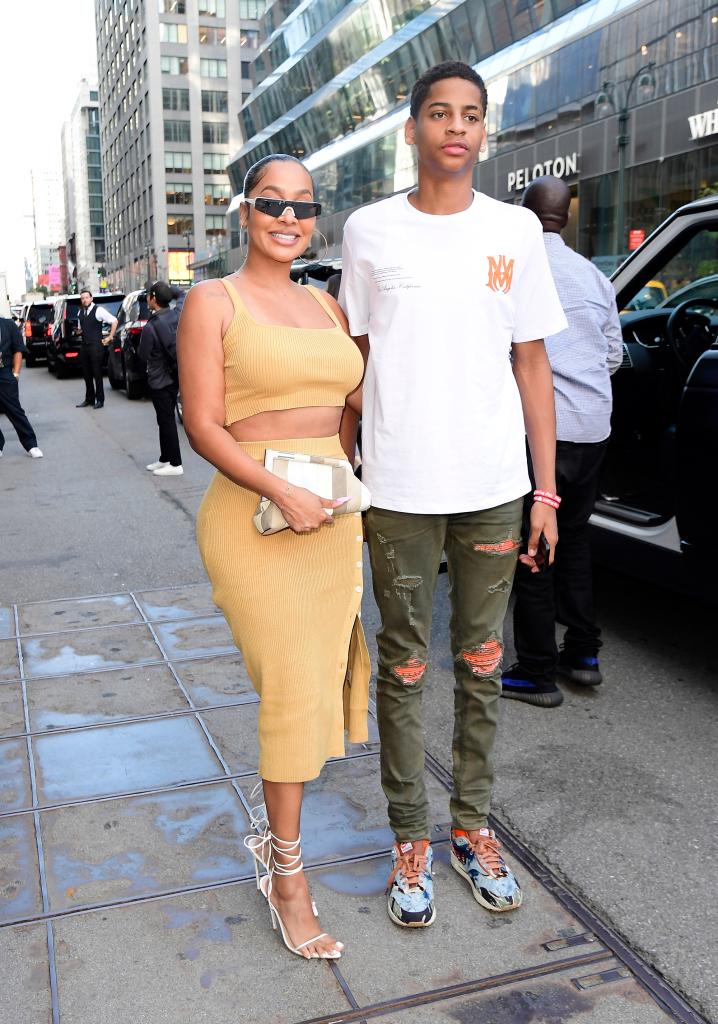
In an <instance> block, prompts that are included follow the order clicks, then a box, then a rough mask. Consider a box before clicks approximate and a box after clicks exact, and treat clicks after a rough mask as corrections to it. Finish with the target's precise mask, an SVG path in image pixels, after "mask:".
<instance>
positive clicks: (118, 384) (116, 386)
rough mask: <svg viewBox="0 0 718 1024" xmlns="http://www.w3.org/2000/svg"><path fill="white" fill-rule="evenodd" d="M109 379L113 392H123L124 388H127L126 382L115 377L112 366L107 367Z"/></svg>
mask: <svg viewBox="0 0 718 1024" xmlns="http://www.w3.org/2000/svg"><path fill="white" fill-rule="evenodd" d="M107 379H108V381H109V383H110V387H111V388H112V390H113V391H121V390H122V388H123V387H124V386H125V385H124V382H123V381H122V380H121V379H120V378H119V377H115V375H114V373H113V372H112V367H110V366H108V367H107Z"/></svg>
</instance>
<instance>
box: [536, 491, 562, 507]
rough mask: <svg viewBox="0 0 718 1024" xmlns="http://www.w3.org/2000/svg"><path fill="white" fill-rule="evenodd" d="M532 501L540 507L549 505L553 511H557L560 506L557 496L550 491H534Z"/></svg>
mask: <svg viewBox="0 0 718 1024" xmlns="http://www.w3.org/2000/svg"><path fill="white" fill-rule="evenodd" d="M534 501H539V502H541V504H542V505H550V506H551V508H553V509H558V507H559V505H560V504H561V499H560V497H559V496H558V494H554V493H553V492H552V491H540V490H536V491H534Z"/></svg>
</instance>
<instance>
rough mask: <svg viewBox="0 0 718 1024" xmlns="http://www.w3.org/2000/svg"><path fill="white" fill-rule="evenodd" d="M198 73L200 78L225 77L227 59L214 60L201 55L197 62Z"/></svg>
mask: <svg viewBox="0 0 718 1024" xmlns="http://www.w3.org/2000/svg"><path fill="white" fill-rule="evenodd" d="M199 73H200V75H201V76H202V78H226V77H227V61H226V60H215V59H214V58H213V57H202V58H201V59H200V62H199Z"/></svg>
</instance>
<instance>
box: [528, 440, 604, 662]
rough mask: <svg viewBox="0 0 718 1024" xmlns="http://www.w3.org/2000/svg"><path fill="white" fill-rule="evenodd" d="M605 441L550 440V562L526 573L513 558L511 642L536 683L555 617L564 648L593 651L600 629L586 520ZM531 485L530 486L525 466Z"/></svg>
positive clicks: (552, 653)
mask: <svg viewBox="0 0 718 1024" xmlns="http://www.w3.org/2000/svg"><path fill="white" fill-rule="evenodd" d="M607 445H608V441H599V442H598V443H596V444H574V443H573V442H571V441H558V442H557V444H556V486H557V489H558V493H559V494H560V495H561V507H560V508H559V510H558V546H557V547H556V558H555V560H554V564H553V565H552V566H551V567H550V568H549V569H547V570H546V571H545V572H541V573H532V572H531V570H530V569H528V568H527V567H526V566H525V565H523V564H521V563H519V565H518V568H517V570H516V577H515V582H514V592H515V596H516V604H515V606H514V642H515V645H516V653H517V655H518V661H519V665H520V666H521V668H522V669H523V670H524V671H525V672H527V673H528V674H529V675H531V676H532V677H534V678H536V679H537V680H538V681H539V682H553V681H554V679H555V675H556V664H557V661H558V650H557V648H556V622H560V623H561V624H562V625H564V626H566V627H567V630H566V635H565V637H564V647H565V648H566V649H567V650H569V651H571V652H573V653H575V654H580V655H595V654H596V652H597V651H598V649H599V648H600V646H601V639H600V637H601V631H600V629H599V628H598V626H597V625H596V622H595V618H594V608H593V578H592V573H591V551H590V548H589V542H588V529H589V528H588V520H589V517H590V515H591V513H592V512H593V505H594V502H595V500H596V493H597V491H598V480H599V474H600V471H601V464H602V462H603V458H604V455H605V454H606V447H607ZM529 470H530V472H531V486H532V488H533V487H535V486H536V485H535V482H534V475H533V469H532V467H531V465H530V460H529ZM532 505H533V499H532V497H531V496H530V495H527V497H526V500H525V502H524V521H523V536H524V539H526V538H527V537H528V534H529V525H528V524H529V516H530V513H531V507H532Z"/></svg>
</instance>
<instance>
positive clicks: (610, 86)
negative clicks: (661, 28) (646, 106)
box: [596, 60, 656, 251]
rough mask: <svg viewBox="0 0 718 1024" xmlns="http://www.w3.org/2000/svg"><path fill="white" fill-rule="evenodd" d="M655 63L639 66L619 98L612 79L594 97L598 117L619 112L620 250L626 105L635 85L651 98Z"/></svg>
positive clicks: (644, 97) (620, 241)
mask: <svg viewBox="0 0 718 1024" xmlns="http://www.w3.org/2000/svg"><path fill="white" fill-rule="evenodd" d="M655 66H656V65H655V62H654V61H652V60H651V61H649V62H648V64H644V65H643V66H642V67H640V68H639V69H638V71H637V72H636V73H635V75H634V76H633V78H632V79H631V80H630V82H629V83H628V86H627V87H626V88H625V90H624V91H623V99H622V100H621V96H620V94H619V92H618V87H617V86H616V84H615V82H604V83H603V87H602V89H601V91H600V93H599V94H598V96H597V97H596V111H597V113H598V114H599V116H606V115H607V114H609V113H610V112H611V111H613V112H614V113H617V114H618V138H617V142H618V203H617V205H618V228H617V232H616V233H617V241H618V244H617V248H618V247H620V248H621V251H623V248H624V247H625V238H624V235H625V232H626V195H625V189H626V150H627V148H628V143H629V142H630V136H629V134H628V121H629V118H630V116H631V114H630V111H629V109H628V104H629V101H630V99H631V93H632V92H633V87H634V85H636V84H637V85H638V92H639V96H640V98H641V99H642V100H643V101H644V102H645V101H646V100H649V99H651V98H652V97H653V93H654V92H655V88H656V76H655V75H654V73H653V72H654V68H655Z"/></svg>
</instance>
